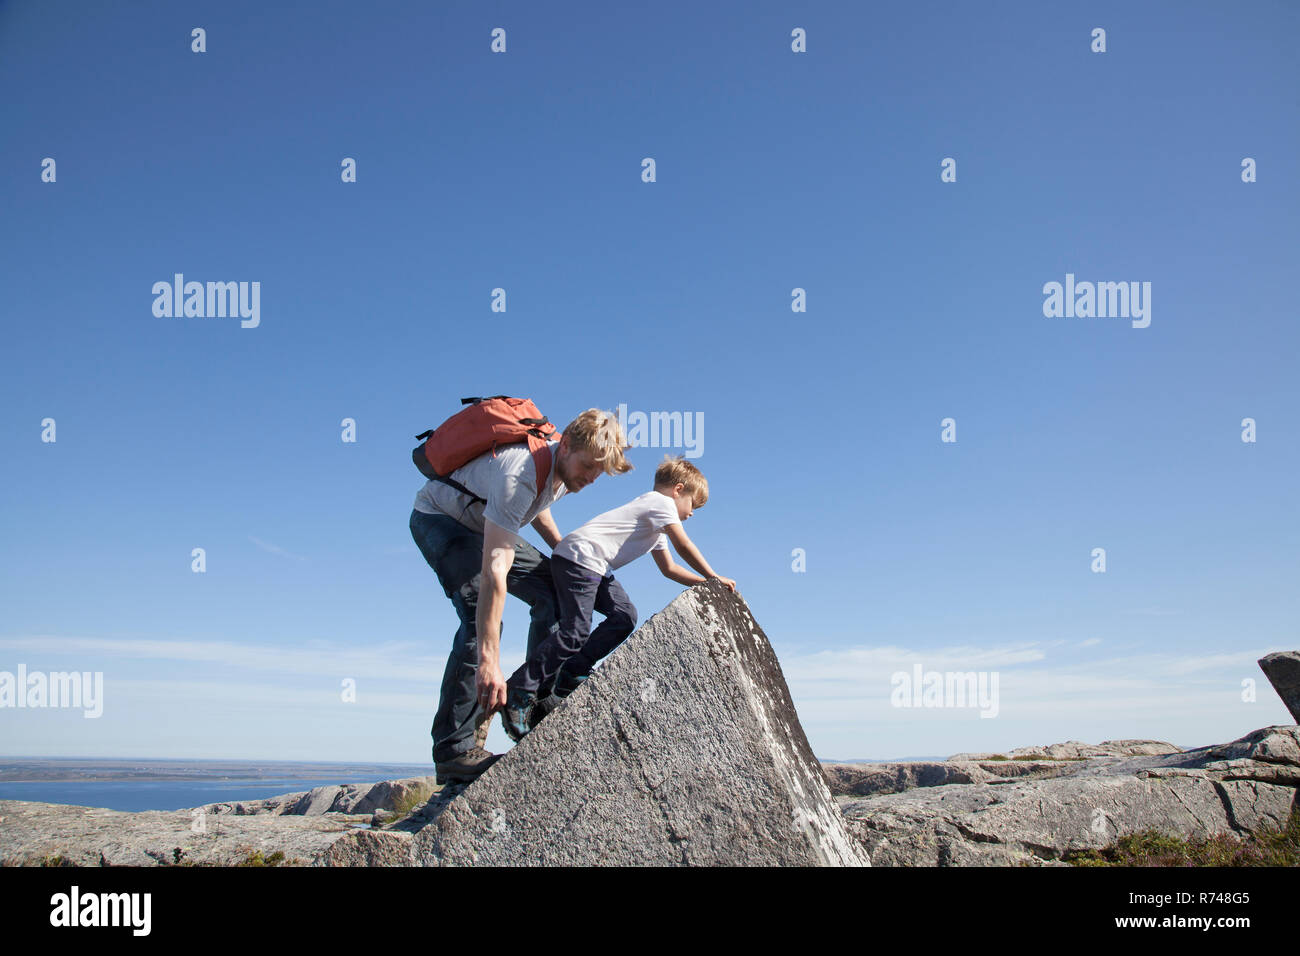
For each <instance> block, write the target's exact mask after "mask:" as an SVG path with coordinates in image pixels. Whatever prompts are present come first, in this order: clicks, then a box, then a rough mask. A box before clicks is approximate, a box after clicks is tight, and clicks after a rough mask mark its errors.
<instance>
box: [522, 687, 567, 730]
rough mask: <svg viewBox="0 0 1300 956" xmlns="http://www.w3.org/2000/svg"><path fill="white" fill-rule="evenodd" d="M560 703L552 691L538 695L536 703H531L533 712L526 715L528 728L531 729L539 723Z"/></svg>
mask: <svg viewBox="0 0 1300 956" xmlns="http://www.w3.org/2000/svg"><path fill="white" fill-rule="evenodd" d="M559 704H560V699H559V698H558V697H556V696H555V694H554V693H550V694H547V695H546V696H542V695H540V694H539V695H538V696H537V703H535V704H533V712H532V713H531V714H529V715H528V729H529V730H532V729H533V728H534V727H536V726H537V725H538V724H540V723H541V722H542V720H543V718H545V717H546V715H547V714H549V713H550V712H551V711H553V710H555V708H556V707H558V706H559Z"/></svg>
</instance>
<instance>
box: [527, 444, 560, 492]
mask: <svg viewBox="0 0 1300 956" xmlns="http://www.w3.org/2000/svg"><path fill="white" fill-rule="evenodd" d="M529 444H530V445H531V444H532V442H531V441H529ZM532 451H533V469H534V472H535V473H536V475H537V500H538V501H540V500H541V498H542V495H543V494H545V493H546V482H547V481H548V480H549V479H550V477H551V469H552V467H554V464H555V461H554V459H555V456H554V455H552V454H551V446H550V443H549V442H547V441H546V440H545V439H542V440H541V441H539V442H538V443H537V445H536V447H534V448H533V450H532Z"/></svg>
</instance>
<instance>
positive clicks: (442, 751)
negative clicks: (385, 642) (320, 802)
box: [411, 511, 557, 763]
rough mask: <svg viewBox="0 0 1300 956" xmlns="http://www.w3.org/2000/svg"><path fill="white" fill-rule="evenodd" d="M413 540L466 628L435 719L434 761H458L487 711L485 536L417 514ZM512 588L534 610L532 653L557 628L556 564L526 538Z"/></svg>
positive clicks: (455, 646) (455, 643)
mask: <svg viewBox="0 0 1300 956" xmlns="http://www.w3.org/2000/svg"><path fill="white" fill-rule="evenodd" d="M411 537H413V538H414V539H415V543H416V545H417V546H418V547H419V549H420V553H421V554H423V555H424V560H425V561H427V562H429V567H431V568H433V570H434V571H435V572H437V574H438V581H439V582H440V583H441V584H442V590H443V592H444V593H445V594H446V595H447V597H449V598H451V603H452V606H453V607H455V608H456V614H457V616H458V617H459V618H460V627H459V628H458V629H457V630H456V636H455V638H454V639H453V640H452V645H451V653H450V654H449V655H448V656H447V669H446V671H445V672H444V673H443V675H442V694H441V696H440V697H439V700H438V712H437V714H435V715H434V718H433V728H432V730H431V731H430V733H431V734H432V736H433V759H434V762H435V763H437V762H439V761H443V760H452V759H454V758H455V757H456V755H457V754H459V753H464V752H465V751H466V750H469V749H471V748H472V747H473V746H474V726H475V724H476V723H477V722H478V718H479V716H480V714H481V712H482V708H481V707H480V706H479V702H478V683H477V678H478V661H479V650H478V628H477V626H476V623H475V615H476V614H477V613H478V591H479V583H480V581H481V579H482V569H483V535H481V534H479V533H478V532H476V531H472V530H470V529H469V528H467V527H465V526H464V525H463V524H461V523H460V522H459V521H457V520H456V519H455V518H449V517H447V516H446V515H438V514H425V513H424V512H422V511H412V512H411ZM506 590H507V592H509V593H510V594H513V595H514V596H515V597H517V598H519V599H520V600H522V601H523V602H524V603H525V604H527V605H528V606H529V607H531V608H532V623H531V624H530V625H529V627H528V654H529V655H532V653H533V652H534V651H535V650H536V649H537V648H538V647H539V646H540V645H541V644H542V643H543V642H545V641H546V640H547V638H548V637H549V636H550V635H551V634H552V633H554V631H555V628H556V621H557V615H556V602H555V585H554V584H553V582H552V580H551V566H550V560H549V559H548V558H546V557H544V556H543V555H542V553H541V552H540V551H538V550H537V549H536V548H534V547H533V546H532V545H531V544H529V543H528V542H526V541H523V540H522V539H521V540H520V542H519V543H518V544H517V545H516V546H515V560H514V564H512V565H511V566H510V571H509V573H508V574H507V575H506Z"/></svg>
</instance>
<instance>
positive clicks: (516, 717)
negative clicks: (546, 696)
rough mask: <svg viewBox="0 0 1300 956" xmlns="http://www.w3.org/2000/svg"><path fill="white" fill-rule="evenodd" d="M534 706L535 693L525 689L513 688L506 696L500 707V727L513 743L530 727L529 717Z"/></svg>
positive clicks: (535, 702)
mask: <svg viewBox="0 0 1300 956" xmlns="http://www.w3.org/2000/svg"><path fill="white" fill-rule="evenodd" d="M536 706H537V695H536V694H534V693H531V692H529V691H526V690H519V689H518V688H515V689H514V690H512V691H510V696H509V697H507V698H506V705H505V706H504V707H502V708H501V729H502V730H504V731H505V732H506V736H507V737H509V738H510V739H511V740H513V741H514V742H515V743H519V741H520V740H522V739H523V736H524V734H526V733H528V731H530V730H531V729H532V724H531V723H529V718H530V717H531V716H532V713H533V708H534V707H536Z"/></svg>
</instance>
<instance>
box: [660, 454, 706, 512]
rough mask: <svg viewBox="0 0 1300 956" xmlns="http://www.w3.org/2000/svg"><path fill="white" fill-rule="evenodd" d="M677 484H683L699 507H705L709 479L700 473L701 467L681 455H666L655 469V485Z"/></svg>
mask: <svg viewBox="0 0 1300 956" xmlns="http://www.w3.org/2000/svg"><path fill="white" fill-rule="evenodd" d="M676 484H681V485H682V486H683V490H685V492H686V493H687V494H688V495H690V496H691V501H692V502H693V503H694V505H695V507H697V508H703V507H704V502H706V501H708V500H709V481H708V479H707V478H705V477H704V475H703V474H701V473H700V469H698V468H696V467H695V466H694V465H692V464H691V463H690V462H689V461H687V460H686V459H685V458H683V457H682V456H681V455H678V456H677V457H676V458H674V457H673V456H672V455H665V456H664V460H663V461H662V462H661V463H660V465H659V467H658V468H656V469H655V487H656V488H658V487H660V486H662V485H668V486H669V487H671V486H673V485H676Z"/></svg>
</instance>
